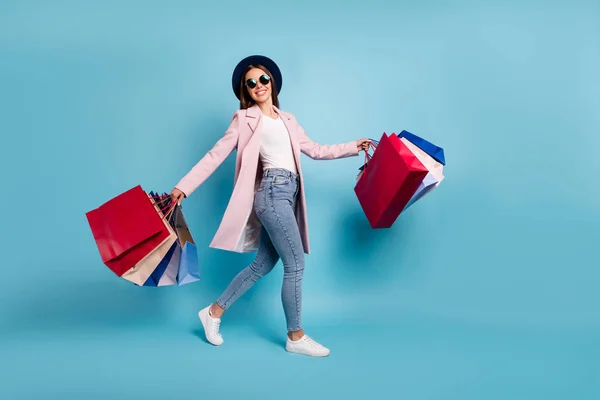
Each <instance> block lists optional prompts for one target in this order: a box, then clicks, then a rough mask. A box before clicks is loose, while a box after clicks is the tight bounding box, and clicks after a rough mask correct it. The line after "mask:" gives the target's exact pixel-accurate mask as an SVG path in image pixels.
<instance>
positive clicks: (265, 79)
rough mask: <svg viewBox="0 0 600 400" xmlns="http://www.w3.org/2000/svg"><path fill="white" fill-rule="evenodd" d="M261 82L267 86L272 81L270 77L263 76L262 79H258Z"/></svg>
mask: <svg viewBox="0 0 600 400" xmlns="http://www.w3.org/2000/svg"><path fill="white" fill-rule="evenodd" d="M258 79H259V80H260V83H262V84H263V85H266V84H267V83H269V82H270V81H271V78H269V75H261V76H260V78H258Z"/></svg>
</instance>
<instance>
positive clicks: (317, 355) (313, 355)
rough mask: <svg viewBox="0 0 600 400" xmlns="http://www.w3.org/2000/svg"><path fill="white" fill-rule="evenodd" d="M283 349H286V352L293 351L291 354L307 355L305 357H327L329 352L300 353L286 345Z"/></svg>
mask: <svg viewBox="0 0 600 400" xmlns="http://www.w3.org/2000/svg"><path fill="white" fill-rule="evenodd" d="M285 351H287V352H288V353H293V354H300V355H303V356H307V357H328V356H329V355H330V354H331V352H328V353H327V354H308V353H302V352H300V351H296V350H294V349H291V348H289V347H287V346H285Z"/></svg>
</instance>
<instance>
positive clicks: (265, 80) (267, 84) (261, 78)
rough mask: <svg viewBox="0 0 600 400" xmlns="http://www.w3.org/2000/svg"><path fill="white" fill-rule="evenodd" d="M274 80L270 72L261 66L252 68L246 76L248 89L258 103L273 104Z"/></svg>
mask: <svg viewBox="0 0 600 400" xmlns="http://www.w3.org/2000/svg"><path fill="white" fill-rule="evenodd" d="M272 82H273V80H272V78H271V76H270V74H269V73H267V72H266V71H264V70H263V69H261V68H251V69H250V70H249V71H248V72H246V75H245V76H244V85H245V87H246V90H247V91H248V94H249V95H250V97H251V98H252V100H254V102H255V103H256V104H264V103H267V104H268V103H269V102H271V104H272V101H273V100H272V97H271V95H272V88H273V83H272Z"/></svg>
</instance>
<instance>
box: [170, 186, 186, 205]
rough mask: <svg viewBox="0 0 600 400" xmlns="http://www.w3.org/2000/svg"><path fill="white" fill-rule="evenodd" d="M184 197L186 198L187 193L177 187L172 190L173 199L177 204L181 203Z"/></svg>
mask: <svg viewBox="0 0 600 400" xmlns="http://www.w3.org/2000/svg"><path fill="white" fill-rule="evenodd" d="M184 198H185V194H184V193H183V192H182V191H181V190H179V189H177V188H174V189H173V191H172V192H171V201H173V202H176V203H177V205H181V202H182V201H183V199H184Z"/></svg>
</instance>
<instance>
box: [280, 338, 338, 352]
mask: <svg viewBox="0 0 600 400" xmlns="http://www.w3.org/2000/svg"><path fill="white" fill-rule="evenodd" d="M285 349H286V350H287V351H289V352H290V353H299V354H304V355H307V356H313V357H326V356H328V355H329V353H330V352H329V349H328V348H327V347H325V346H323V345H320V344H319V343H317V342H315V341H314V340H312V339H311V338H310V337H308V335H304V336H302V337H301V338H300V339H298V340H291V339H290V338H289V337H288V339H287V342H286V344H285Z"/></svg>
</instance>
